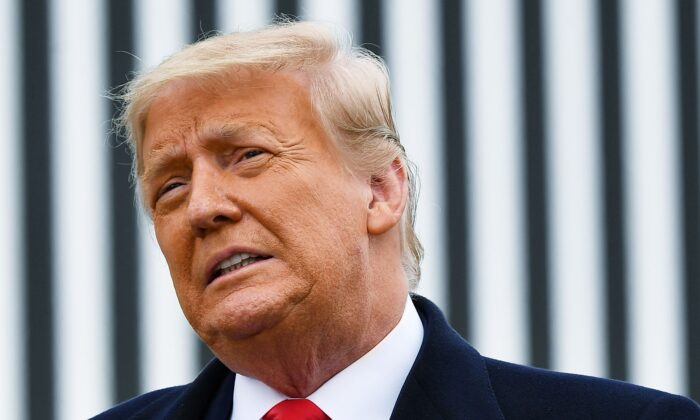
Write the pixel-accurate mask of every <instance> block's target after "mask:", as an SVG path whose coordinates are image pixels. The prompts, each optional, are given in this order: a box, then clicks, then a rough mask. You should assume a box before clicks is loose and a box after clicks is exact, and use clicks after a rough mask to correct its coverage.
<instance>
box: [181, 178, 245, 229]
mask: <svg viewBox="0 0 700 420" xmlns="http://www.w3.org/2000/svg"><path fill="white" fill-rule="evenodd" d="M198 169H199V170H198V171H196V172H193V174H192V179H191V181H190V196H189V202H188V204H187V217H188V219H189V222H190V226H191V228H192V232H193V233H194V234H195V236H198V237H203V236H205V235H206V234H207V233H209V232H211V231H215V230H217V229H220V228H221V227H223V226H225V225H227V224H230V223H235V222H238V221H239V220H241V216H242V213H241V209H240V207H239V206H238V204H237V203H236V202H235V200H234V198H233V195H232V194H230V191H229V188H230V185H227V182H230V181H229V180H228V178H227V177H226V174H220V173H218V172H219V171H216V170H215V169H211V168H201V167H200V168H198Z"/></svg>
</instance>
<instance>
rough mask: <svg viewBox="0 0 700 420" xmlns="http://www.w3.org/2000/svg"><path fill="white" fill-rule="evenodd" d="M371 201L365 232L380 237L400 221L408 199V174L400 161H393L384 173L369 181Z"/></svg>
mask: <svg viewBox="0 0 700 420" xmlns="http://www.w3.org/2000/svg"><path fill="white" fill-rule="evenodd" d="M370 187H371V189H372V201H371V202H370V203H369V209H368V214H367V232H368V233H369V234H370V235H381V234H383V233H385V232H387V231H388V230H390V229H391V228H393V227H394V226H396V225H397V224H398V223H399V222H400V221H401V216H402V215H403V211H404V208H405V207H406V200H407V199H408V174H407V173H406V167H405V166H404V164H403V162H401V160H400V159H395V160H394V161H393V162H392V163H391V166H389V167H387V168H386V170H385V171H384V173H382V174H380V175H375V176H373V177H372V178H371V179H370Z"/></svg>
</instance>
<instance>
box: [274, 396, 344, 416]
mask: <svg viewBox="0 0 700 420" xmlns="http://www.w3.org/2000/svg"><path fill="white" fill-rule="evenodd" d="M262 420H331V418H330V417H328V416H327V415H326V413H324V412H323V411H322V410H321V409H320V408H318V406H317V405H316V404H314V403H313V402H311V401H309V400H307V399H293V400H284V401H282V402H281V403H279V404H277V405H275V406H274V407H272V408H271V409H270V411H268V412H267V414H265V415H264V416H263V418H262Z"/></svg>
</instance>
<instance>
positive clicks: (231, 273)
mask: <svg viewBox="0 0 700 420" xmlns="http://www.w3.org/2000/svg"><path fill="white" fill-rule="evenodd" d="M272 259H273V258H272V257H270V258H266V259H264V260H257V261H255V262H254V263H252V264H248V265H246V266H245V267H241V268H238V269H236V270H233V271H229V272H228V273H226V274H223V275H221V276H219V277H217V278H215V279H214V280H212V281H210V282H209V286H211V285H213V284H217V283H221V282H222V281H228V280H231V279H234V278H235V277H238V276H240V275H243V274H246V273H248V271H250V270H251V269H255V268H258V267H260V265H261V264H263V263H265V262H267V261H270V260H272Z"/></svg>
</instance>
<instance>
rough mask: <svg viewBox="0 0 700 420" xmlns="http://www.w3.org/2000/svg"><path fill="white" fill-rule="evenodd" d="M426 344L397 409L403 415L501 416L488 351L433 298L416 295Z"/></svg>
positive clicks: (396, 413)
mask: <svg viewBox="0 0 700 420" xmlns="http://www.w3.org/2000/svg"><path fill="white" fill-rule="evenodd" d="M412 299H413V303H414V305H415V306H416V309H417V310H418V314H419V315H420V317H421V321H422V322H423V331H424V333H423V334H424V335H423V344H422V345H421V349H420V352H419V353H418V357H417V358H416V361H415V363H414V365H413V367H412V368H411V372H410V373H409V375H408V378H407V379H406V383H405V384H404V386H403V388H402V389H401V393H400V394H399V398H398V400H397V402H396V406H395V407H394V411H393V413H392V416H391V418H392V420H399V419H401V420H403V419H465V418H473V419H500V420H502V419H503V418H504V417H503V414H502V413H501V410H500V408H499V406H498V402H497V401H496V396H495V394H494V392H493V390H492V388H491V382H490V380H489V377H488V373H487V371H486V365H485V364H484V360H483V357H482V356H481V355H480V354H479V353H478V352H477V351H476V350H474V348H472V347H471V346H470V345H469V344H467V342H466V341H464V340H463V339H462V337H460V336H459V334H457V332H455V331H454V330H453V329H452V327H450V326H449V325H448V324H447V321H446V320H445V318H444V316H443V315H442V313H441V312H440V310H439V309H438V308H437V307H436V306H435V305H434V304H433V303H432V302H430V301H429V300H427V299H425V298H423V297H421V296H417V295H414V296H412Z"/></svg>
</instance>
